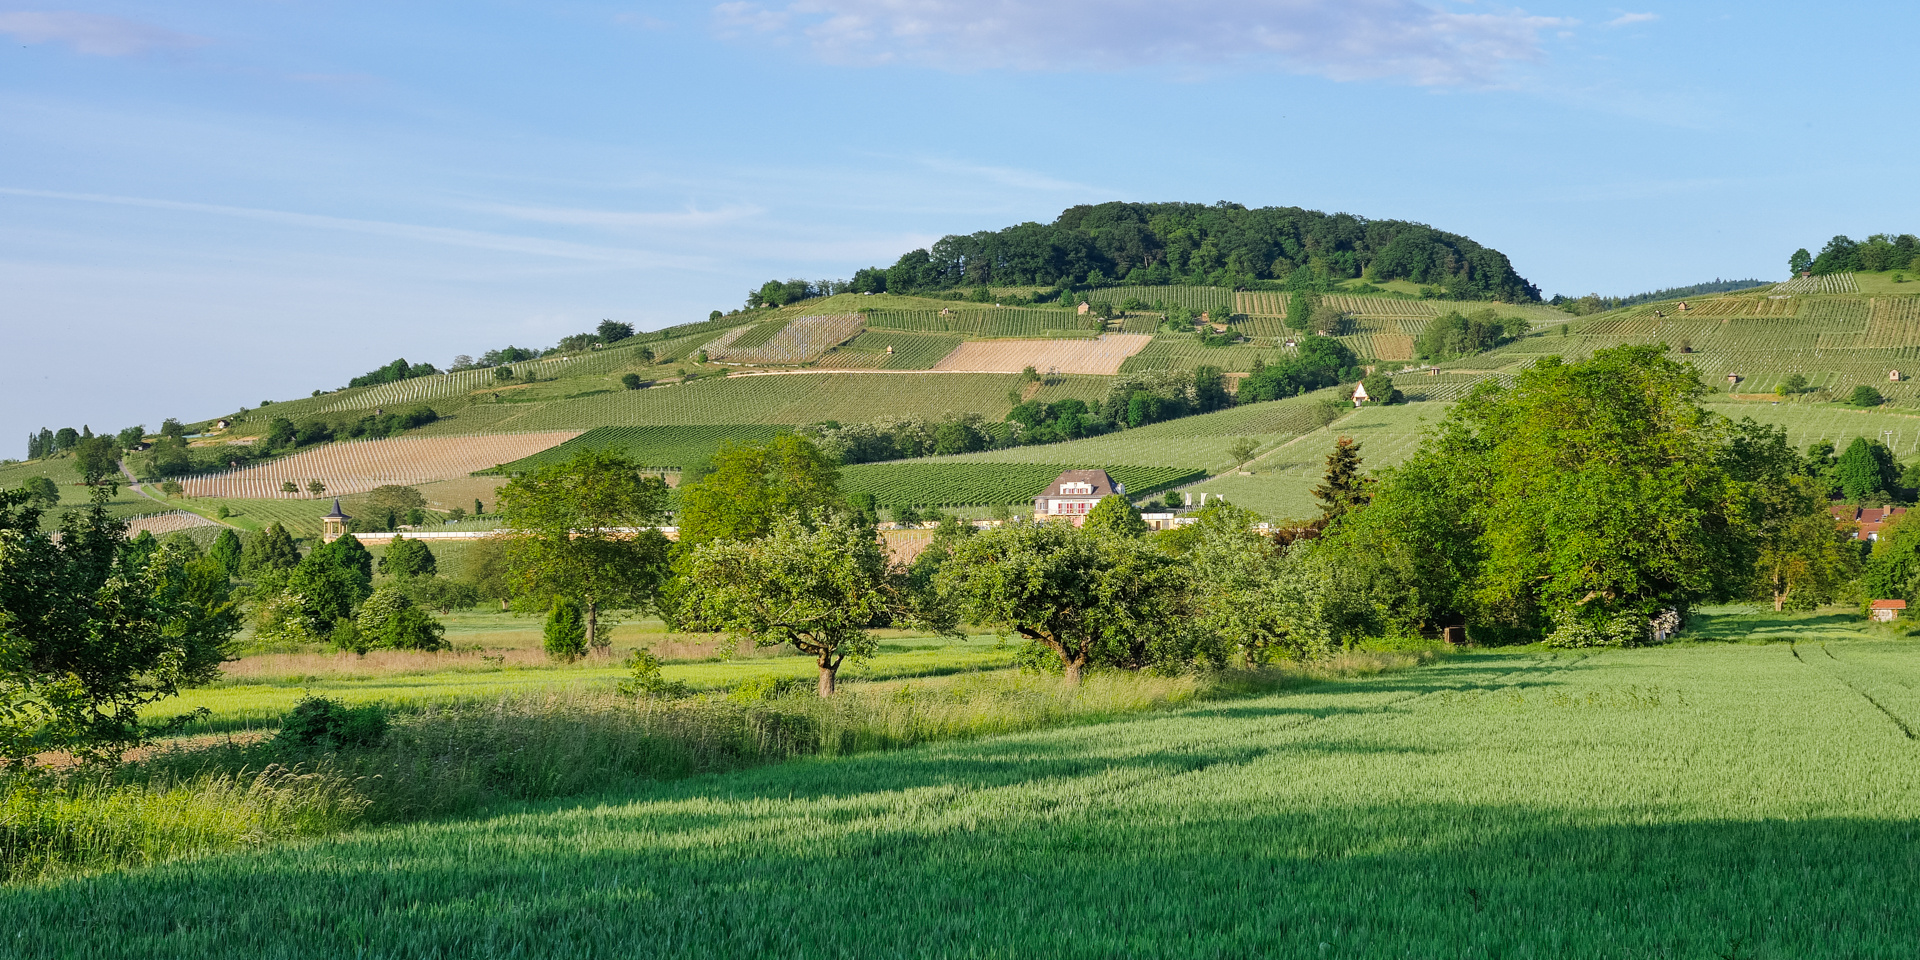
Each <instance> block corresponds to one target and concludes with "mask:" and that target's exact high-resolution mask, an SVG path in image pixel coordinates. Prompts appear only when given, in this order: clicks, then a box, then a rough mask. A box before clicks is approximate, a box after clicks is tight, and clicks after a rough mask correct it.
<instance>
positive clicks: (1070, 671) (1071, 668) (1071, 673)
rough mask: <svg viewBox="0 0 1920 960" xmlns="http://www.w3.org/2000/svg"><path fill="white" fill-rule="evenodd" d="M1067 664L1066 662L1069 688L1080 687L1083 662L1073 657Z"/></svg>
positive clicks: (1069, 658)
mask: <svg viewBox="0 0 1920 960" xmlns="http://www.w3.org/2000/svg"><path fill="white" fill-rule="evenodd" d="M1065 662H1066V668H1067V686H1069V687H1077V686H1079V685H1080V665H1081V662H1082V661H1080V660H1077V659H1074V658H1072V657H1068V658H1067V659H1066V661H1065Z"/></svg>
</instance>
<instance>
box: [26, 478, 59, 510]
mask: <svg viewBox="0 0 1920 960" xmlns="http://www.w3.org/2000/svg"><path fill="white" fill-rule="evenodd" d="M20 490H21V491H22V492H24V493H25V494H26V495H27V498H28V499H29V501H31V502H32V503H33V505H34V506H36V507H38V508H40V509H42V510H51V509H53V508H54V507H57V506H59V505H60V485H59V484H57V483H54V482H53V478H52V477H28V478H27V479H26V480H25V481H23V482H22V483H21V484H20Z"/></svg>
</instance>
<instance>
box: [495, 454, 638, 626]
mask: <svg viewBox="0 0 1920 960" xmlns="http://www.w3.org/2000/svg"><path fill="white" fill-rule="evenodd" d="M499 498H500V501H499V502H500V514H501V517H502V518H503V519H504V520H505V521H506V527H507V547H506V561H507V566H508V569H509V570H510V574H509V577H510V579H511V581H512V583H513V587H514V592H515V593H516V595H517V596H519V597H520V598H522V599H523V600H524V601H526V602H529V603H532V604H535V605H537V606H538V607H539V608H541V609H547V608H550V607H551V606H552V604H553V603H554V602H555V601H557V600H561V599H567V600H574V601H577V602H579V603H580V604H581V605H582V606H583V607H584V608H585V616H586V636H587V642H588V645H589V646H592V647H601V646H605V645H606V643H607V641H606V639H605V638H604V637H602V636H601V635H600V633H599V632H598V620H599V618H600V616H601V615H602V613H603V612H605V611H607V610H618V609H625V610H638V609H644V608H645V607H647V606H649V605H651V604H653V603H654V601H655V599H656V597H657V595H658V592H659V589H660V585H661V583H662V582H663V581H664V580H665V579H666V576H667V553H668V541H667V538H666V536H665V535H664V534H662V533H661V532H660V531H659V530H658V529H656V528H655V526H654V525H655V524H657V523H658V522H659V521H660V520H661V519H662V517H664V516H665V513H666V506H667V486H666V483H665V482H663V481H662V480H661V479H660V478H659V477H653V476H642V475H641V474H640V468H639V466H638V465H637V464H635V463H634V462H633V461H632V460H629V459H627V457H625V456H624V455H622V454H619V453H616V452H614V451H611V450H598V449H587V450H582V451H580V452H579V453H577V454H575V455H574V456H573V457H572V459H569V460H567V461H565V462H562V463H553V464H548V465H546V466H543V467H541V468H539V469H537V470H535V471H534V472H533V473H530V474H527V475H526V476H523V477H519V478H517V479H515V480H514V481H513V482H511V483H509V484H507V485H506V486H505V487H502V488H501V489H500V493H499Z"/></svg>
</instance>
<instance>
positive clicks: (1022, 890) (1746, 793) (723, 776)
mask: <svg viewBox="0 0 1920 960" xmlns="http://www.w3.org/2000/svg"><path fill="white" fill-rule="evenodd" d="M1835 617H1838V618H1840V619H1850V618H1848V617H1847V616H1846V615H1835V614H1827V615H1813V616H1802V617H1799V618H1797V620H1796V618H1786V619H1785V622H1787V623H1789V624H1791V623H1795V622H1798V623H1799V624H1801V625H1802V626H1803V627H1804V628H1805V629H1808V630H1810V631H1813V632H1815V633H1817V634H1820V635H1823V636H1827V637H1830V638H1829V639H1822V640H1818V641H1811V640H1810V641H1805V642H1788V643H1778V642H1776V643H1754V642H1728V641H1713V640H1705V641H1693V642H1689V643H1683V644H1679V645H1675V646H1671V647H1667V648H1656V649H1644V650H1611V651H1606V652H1598V653H1589V652H1565V651H1560V652H1555V651H1545V650H1540V649H1534V648H1523V649H1508V650H1485V651H1472V652H1465V653H1461V654H1458V655H1455V656H1452V657H1449V658H1447V659H1444V660H1442V661H1441V662H1439V663H1438V664H1436V665H1432V666H1428V667H1424V668H1421V669H1418V670H1413V671H1401V672H1391V673H1385V674H1378V675H1374V676H1353V677H1346V678H1335V679H1330V680H1325V681H1323V682H1319V683H1315V684H1310V685H1304V686H1292V687H1289V688H1286V689H1284V690H1282V691H1280V692H1276V693H1269V694H1266V695H1260V696H1251V697H1244V698H1239V699H1232V700H1224V701H1222V700H1207V701H1197V702H1196V701H1187V705H1185V706H1181V705H1180V701H1179V700H1177V699H1175V700H1171V701H1165V702H1164V703H1163V707H1171V709H1164V708H1163V709H1162V710H1161V711H1159V712H1156V713H1149V714H1134V715H1132V716H1127V715H1125V714H1124V713H1121V714H1109V715H1108V716H1106V717H1104V718H1103V719H1104V722H1098V723H1091V724H1089V723H1077V724H1070V725H1067V726H1063V727H1056V728H1053V729H1043V730H1035V731H1030V732H1024V733H1019V732H1016V733H1009V734H1005V735H1000V736H992V737H986V738H976V739H966V740H960V741H947V742H931V743H926V744H924V745H920V746H912V747H908V748H905V749H894V750H888V751H883V752H867V753H860V754H855V755H843V756H821V757H817V758H814V759H799V760H795V761H792V762H788V763H783V764H777V765H773V766H762V767H758V768H755V769H747V770H731V771H728V770H717V771H714V772H707V773H695V774H694V775H692V776H686V777H681V778H676V779H670V780H666V781H658V780H642V781H634V782H630V783H626V784H621V785H619V786H618V787H617V788H615V789H611V790H607V791H604V792H601V793H599V794H596V795H591V796H585V797H576V798H566V799H549V800H531V801H528V802H523V803H515V804H508V805H504V806H495V807H491V808H488V809H486V810H485V811H484V812H480V813H479V814H478V815H474V816H469V817H466V818H462V819H440V820H428V821H424V822H411V823H401V824H397V825H394V826H389V827H383V828H378V829H369V830H361V831H354V832H347V833H336V834H331V835H327V836H322V837H319V838H316V839H308V840H293V841H290V842H283V843H276V844H270V845H267V846H265V847H262V848H260V849H257V850H252V851H243V852H236V853H229V854H221V855H214V856H206V857H202V858H200V859H196V860H193V861H189V862H180V863H169V864H163V865H160V866H157V867H153V868H150V869H143V870H134V871H126V872H118V873H112V874H108V875H104V876H95V877H87V878H70V879H55V880H48V881H45V882H41V883H37V884H31V885H24V886H16V887H13V888H10V889H8V890H7V891H6V892H5V893H4V894H0V929H8V930H13V931H15V933H14V934H12V935H11V936H10V937H9V940H10V942H9V943H8V951H9V952H10V953H11V954H12V955H14V956H19V957H23V958H25V957H31V958H40V957H78V956H86V957H101V958H115V957H159V956H169V957H171V956H202V957H249V958H251V957H286V958H294V957H336V956H378V957H427V956H471V957H507V956H537V957H598V956H676V957H706V956H712V957H761V956H767V957H772V956H778V957H802V956H820V957H824V956H876V957H878V956H957V955H965V956H982V957H1031V956H1060V957H1082V956H1085V957H1110V956H1118V955H1124V956H1133V957H1183V958H1184V957H1193V956H1275V957H1311V958H1326V957H1342V958H1370V957H1380V958H1387V957H1395V958H1398V957H1407V956H1415V957H1438V956H1460V957H1491V956H1501V957H1563V958H1586V957H1593V958H1600V957H1609V958H1611V957H1623V956H1674V957H1741V958H1767V957H1855V958H1882V957H1885V958H1895V957H1908V956H1911V954H1912V944H1913V943H1914V940H1915V935H1916V930H1915V925H1914V924H1915V921H1914V918H1915V917H1916V916H1920V893H1916V891H1917V890H1920V856H1916V854H1915V850H1916V849H1920V847H1917V846H1916V840H1917V839H1920V836H1916V832H1917V830H1920V765H1916V764H1915V763H1914V750H1915V749H1916V748H1915V742H1914V740H1913V739H1912V735H1911V734H1910V733H1908V732H1907V731H1908V730H1911V729H1913V728H1914V726H1915V725H1916V724H1920V699H1916V698H1915V697H1914V695H1913V693H1912V690H1913V684H1914V683H1915V682H1917V681H1920V656H1916V654H1920V646H1916V644H1915V642H1914V641H1911V640H1905V639H1892V638H1884V637H1885V635H1879V637H1876V635H1874V634H1872V633H1871V632H1870V631H1865V630H1862V629H1860V628H1858V627H1857V626H1856V627H1854V628H1853V629H1851V630H1843V629H1840V628H1839V627H1838V626H1836V624H1835V623H1834V622H1833V618H1835ZM1853 622H1854V623H1855V624H1857V623H1858V621H1857V620H1854V621H1853ZM899 689H900V690H903V691H907V692H905V693H896V694H894V695H893V696H892V700H894V701H904V702H909V703H918V702H920V698H921V697H922V695H921V694H920V693H919V692H917V691H914V690H911V689H910V688H906V687H902V688H899ZM929 697H930V699H928V700H927V701H926V702H927V703H928V705H929V706H931V705H932V704H935V703H938V702H940V700H941V697H940V695H938V694H930V695H929Z"/></svg>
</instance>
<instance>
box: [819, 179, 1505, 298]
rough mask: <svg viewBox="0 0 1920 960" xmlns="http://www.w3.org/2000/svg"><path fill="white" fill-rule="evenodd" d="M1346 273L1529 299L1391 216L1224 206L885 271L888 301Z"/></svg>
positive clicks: (1077, 228)
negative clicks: (901, 296)
mask: <svg viewBox="0 0 1920 960" xmlns="http://www.w3.org/2000/svg"><path fill="white" fill-rule="evenodd" d="M864 274H865V277H866V283H867V284H868V285H872V284H874V283H877V282H878V281H879V279H880V276H881V274H880V273H879V272H878V270H877V268H875V269H874V270H871V271H865V272H864ZM1350 277H1366V278H1368V279H1378V280H1396V279H1404V280H1410V281H1413V282H1415V283H1423V284H1431V285H1433V286H1435V287H1439V288H1442V289H1444V290H1445V291H1446V293H1447V295H1448V296H1450V297H1455V298H1458V299H1464V300H1482V299H1500V300H1509V301H1523V300H1538V299H1539V290H1538V289H1537V288H1536V287H1534V286H1533V285H1532V284H1530V283H1528V282H1527V281H1526V280H1525V279H1524V278H1522V277H1520V276H1519V275H1518V274H1517V273H1515V272H1514V270H1513V266H1512V264H1511V263H1510V262H1509V261H1508V260H1507V257H1506V255H1505V254H1502V253H1500V252H1499V251H1497V250H1493V249H1491V248H1488V247H1483V246H1481V245H1480V244H1478V243H1475V242H1474V241H1472V240H1470V239H1468V238H1466V237H1463V236H1460V235H1458V234H1452V233H1446V232H1443V231H1439V230H1435V229H1433V228H1432V227H1429V226H1426V225H1424V224H1418V223H1409V222H1405V221H1400V220H1367V219H1365V218H1362V217H1355V216H1351V215H1348V214H1325V213H1320V212H1318V211H1313V210H1303V209H1301V208H1299V207H1261V208H1259V209H1252V210H1250V209H1248V208H1246V207H1244V206H1242V205H1240V204H1234V203H1225V202H1222V203H1218V204H1214V205H1212V206H1206V205H1203V204H1195V203H1103V204H1098V205H1081V206H1075V207H1069V208H1068V209H1067V210H1065V211H1063V212H1062V213H1061V214H1060V216H1059V217H1058V218H1057V219H1055V220H1054V222H1053V223H1051V224H1039V223H1031V222H1030V223H1023V224H1019V225H1017V226H1012V227H1007V228H1005V229H1002V230H997V231H981V232H979V233H974V234H969V235H966V236H961V235H949V236H946V237H942V238H941V239H940V240H939V241H938V242H936V243H935V244H933V246H932V247H931V248H928V249H923V250H914V251H910V252H908V253H907V254H905V255H903V256H902V257H901V258H900V259H899V260H898V261H897V262H896V263H895V264H894V265H893V266H892V267H890V268H888V269H887V270H886V271H885V274H884V278H885V289H887V290H889V291H893V292H896V293H903V292H912V291H916V290H937V289H947V288H952V287H961V286H973V285H978V284H993V285H1000V286H1052V285H1057V284H1061V283H1068V284H1090V285H1093V286H1099V285H1101V284H1104V283H1107V282H1111V281H1124V282H1126V283H1137V284H1166V283H1192V284H1207V285H1212V286H1221V287H1246V286H1250V285H1253V284H1255V283H1257V282H1259V281H1263V280H1265V281H1280V282H1284V283H1290V284H1293V285H1297V286H1310V285H1313V284H1315V283H1318V282H1324V281H1325V280H1329V279H1334V280H1337V279H1343V278H1350ZM854 282H855V283H856V285H857V284H860V283H861V278H860V277H859V276H856V279H855V281H854Z"/></svg>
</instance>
